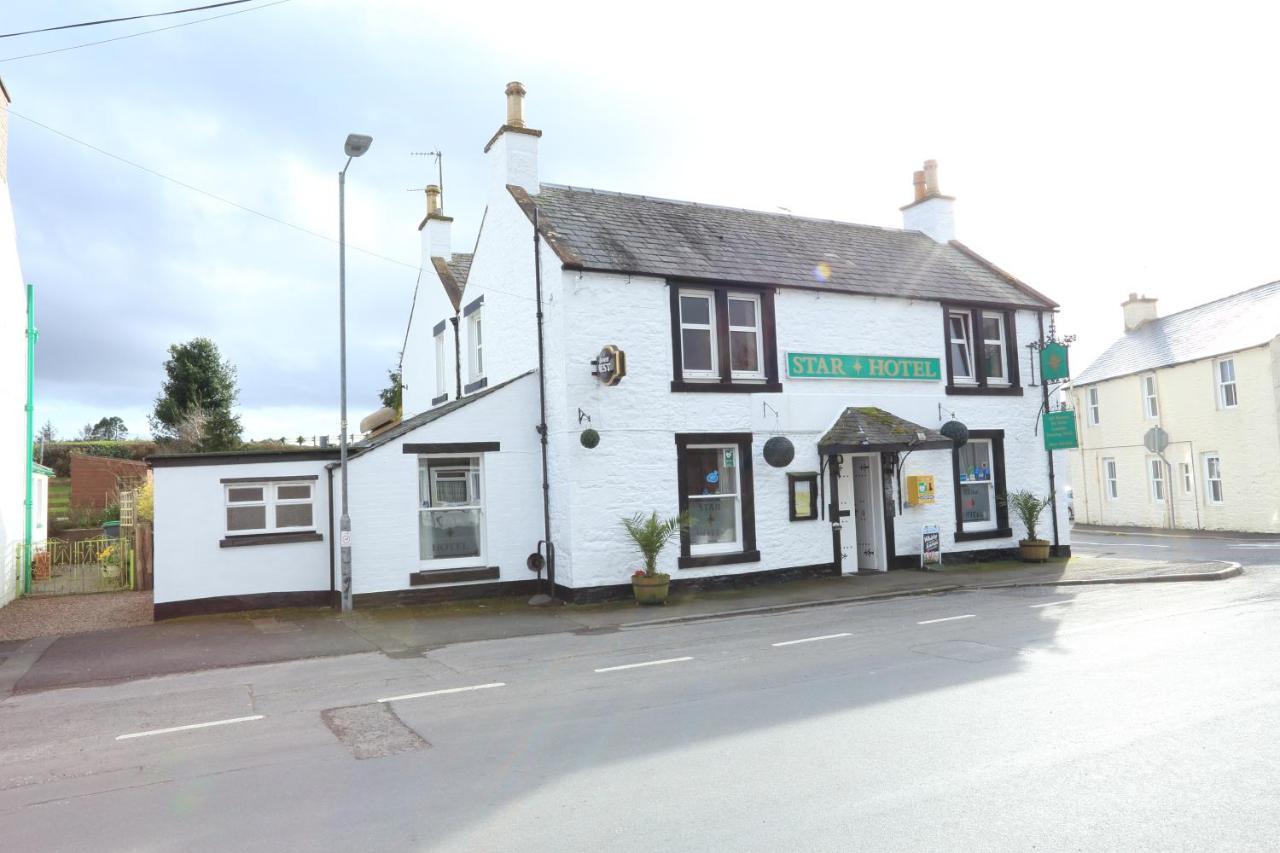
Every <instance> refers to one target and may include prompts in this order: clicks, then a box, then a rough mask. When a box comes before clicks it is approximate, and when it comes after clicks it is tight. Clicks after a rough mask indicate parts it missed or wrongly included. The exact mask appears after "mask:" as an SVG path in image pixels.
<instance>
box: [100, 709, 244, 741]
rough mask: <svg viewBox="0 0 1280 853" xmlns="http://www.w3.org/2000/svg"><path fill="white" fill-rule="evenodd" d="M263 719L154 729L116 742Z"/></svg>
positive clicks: (129, 735) (128, 735)
mask: <svg viewBox="0 0 1280 853" xmlns="http://www.w3.org/2000/svg"><path fill="white" fill-rule="evenodd" d="M261 719H263V715H262V714H254V715H253V716H251V717H232V718H231V719H229V720H213V721H212V722H208V723H191V724H190V725H186V726H171V727H170V728H167V729H152V730H151V731H147V732H132V733H130V734H127V735H116V740H130V739H132V738H136V737H150V736H151V735H167V734H171V733H173V732H187V731H191V730H192V729H207V728H210V727H212V726H229V725H231V724H232V723H248V722H251V721H253V720H261Z"/></svg>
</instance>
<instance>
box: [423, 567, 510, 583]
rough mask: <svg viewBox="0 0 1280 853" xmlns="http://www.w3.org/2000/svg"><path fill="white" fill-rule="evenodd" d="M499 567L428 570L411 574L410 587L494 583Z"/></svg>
mask: <svg viewBox="0 0 1280 853" xmlns="http://www.w3.org/2000/svg"><path fill="white" fill-rule="evenodd" d="M499 574H500V573H499V571H498V567H497V566H471V567H468V568H462V569H427V570H424V571H420V572H411V573H410V574H409V586H431V585H432V584H441V583H464V582H466V581H492V580H497V579H498V575H499Z"/></svg>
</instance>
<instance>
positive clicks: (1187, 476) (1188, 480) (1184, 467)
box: [1178, 462, 1196, 495]
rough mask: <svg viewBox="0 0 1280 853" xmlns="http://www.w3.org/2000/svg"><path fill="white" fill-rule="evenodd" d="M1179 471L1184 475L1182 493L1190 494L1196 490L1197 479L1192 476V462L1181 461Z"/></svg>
mask: <svg viewBox="0 0 1280 853" xmlns="http://www.w3.org/2000/svg"><path fill="white" fill-rule="evenodd" d="M1178 473H1179V474H1180V475H1181V477H1182V493H1183V494H1184V495H1189V494H1191V493H1192V492H1194V491H1195V490H1196V485H1195V481H1194V480H1193V479H1192V477H1191V463H1190V462H1179V463H1178Z"/></svg>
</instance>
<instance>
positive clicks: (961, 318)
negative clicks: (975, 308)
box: [947, 311, 978, 383]
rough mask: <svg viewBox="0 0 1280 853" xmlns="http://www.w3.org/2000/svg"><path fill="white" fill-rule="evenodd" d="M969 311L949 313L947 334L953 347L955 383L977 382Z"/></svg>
mask: <svg viewBox="0 0 1280 853" xmlns="http://www.w3.org/2000/svg"><path fill="white" fill-rule="evenodd" d="M969 316H970V315H969V312H968V311H949V312H948V313H947V333H948V338H949V344H950V346H951V378H952V379H953V380H954V381H955V382H969V383H973V382H977V381H978V375H977V373H976V372H975V371H974V369H973V337H972V335H971V334H970V329H969Z"/></svg>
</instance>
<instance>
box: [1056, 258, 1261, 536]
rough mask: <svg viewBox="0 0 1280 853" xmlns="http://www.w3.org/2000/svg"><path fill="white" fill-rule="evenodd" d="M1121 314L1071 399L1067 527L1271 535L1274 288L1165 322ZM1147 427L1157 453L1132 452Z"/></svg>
mask: <svg viewBox="0 0 1280 853" xmlns="http://www.w3.org/2000/svg"><path fill="white" fill-rule="evenodd" d="M1123 308H1124V328H1125V331H1124V334H1123V335H1122V336H1121V337H1120V338H1119V339H1118V340H1116V341H1115V342H1114V343H1113V344H1112V345H1111V346H1110V347H1109V348H1108V349H1107V350H1106V352H1104V353H1103V354H1102V355H1101V356H1100V357H1099V358H1098V360H1097V361H1095V362H1094V363H1093V364H1092V365H1090V366H1089V368H1088V369H1087V370H1085V371H1084V372H1083V373H1081V374H1080V375H1079V376H1078V377H1077V378H1076V380H1075V383H1074V387H1073V388H1072V390H1071V398H1072V402H1073V405H1074V408H1075V410H1076V417H1077V421H1078V423H1077V433H1078V434H1079V436H1080V447H1079V450H1075V451H1071V452H1070V458H1071V482H1072V484H1073V488H1074V503H1075V514H1076V519H1077V520H1078V521H1083V522H1088V523H1090V524H1101V525H1120V526H1138V527H1172V528H1182V529H1189V530H1234V531H1254V532H1265V533H1280V337H1277V336H1280V282H1272V283H1271V284H1264V285H1262V286H1260V287H1255V288H1252V289H1250V290H1245V291H1243V292H1241V293H1236V294H1234V295H1232V296H1227V297H1225V298H1223V299H1218V300H1215V301H1213V302H1208V303H1205V304H1204V305H1198V306H1196V307H1194V308H1189V309H1187V310H1186V311H1180V312H1178V313H1176V314H1170V315H1169V316H1167V317H1160V316H1158V313H1157V310H1156V300H1155V299H1149V298H1147V297H1139V296H1138V295H1137V294H1130V295H1129V299H1128V300H1126V301H1125V302H1124V304H1123ZM1156 427H1158V428H1160V429H1162V430H1163V431H1164V432H1165V433H1166V434H1167V437H1168V446H1167V448H1166V449H1165V450H1164V452H1163V453H1155V452H1153V451H1152V450H1149V449H1148V448H1147V446H1146V445H1145V444H1144V441H1143V438H1144V436H1145V435H1146V434H1147V433H1148V432H1149V431H1150V430H1152V429H1153V428H1156Z"/></svg>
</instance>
